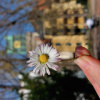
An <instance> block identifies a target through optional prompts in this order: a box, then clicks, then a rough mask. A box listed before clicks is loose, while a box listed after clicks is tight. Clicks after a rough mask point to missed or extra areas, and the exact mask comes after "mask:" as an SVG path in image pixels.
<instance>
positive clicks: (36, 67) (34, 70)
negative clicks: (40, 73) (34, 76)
mask: <svg viewBox="0 0 100 100" xmlns="http://www.w3.org/2000/svg"><path fill="white" fill-rule="evenodd" d="M39 66H40V63H38V64H37V65H36V66H35V67H34V69H33V73H36V70H37V69H38V67H39Z"/></svg>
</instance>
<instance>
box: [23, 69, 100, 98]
mask: <svg viewBox="0 0 100 100" xmlns="http://www.w3.org/2000/svg"><path fill="white" fill-rule="evenodd" d="M75 73H77V71H71V70H67V69H64V70H63V71H61V72H54V71H51V75H50V76H47V75H46V76H45V77H34V78H31V77H29V75H28V74H25V75H23V74H22V75H23V79H22V80H21V81H23V82H25V83H26V85H25V86H24V87H22V88H25V89H29V90H30V93H29V94H28V100H76V99H77V100H82V98H85V99H87V100H99V98H98V96H97V95H96V92H95V91H94V89H93V87H92V85H91V84H90V83H89V82H88V80H87V79H86V77H84V78H78V77H77V76H75Z"/></svg>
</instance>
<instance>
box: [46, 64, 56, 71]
mask: <svg viewBox="0 0 100 100" xmlns="http://www.w3.org/2000/svg"><path fill="white" fill-rule="evenodd" d="M47 65H48V67H49V68H51V69H53V70H55V71H57V69H58V65H55V64H52V63H47Z"/></svg>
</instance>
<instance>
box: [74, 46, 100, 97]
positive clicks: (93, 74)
mask: <svg viewBox="0 0 100 100" xmlns="http://www.w3.org/2000/svg"><path fill="white" fill-rule="evenodd" d="M85 55H86V56H85ZM75 57H78V58H77V59H76V60H75V63H76V64H77V65H78V66H79V67H80V68H81V69H82V70H83V72H84V74H85V75H86V77H87V78H88V80H89V81H90V83H91V84H92V85H93V87H94V89H95V90H96V92H97V94H98V96H99V98H100V61H99V60H97V59H95V58H93V57H92V56H91V54H90V52H89V51H88V50H87V49H85V48H84V47H82V46H78V47H76V50H75Z"/></svg>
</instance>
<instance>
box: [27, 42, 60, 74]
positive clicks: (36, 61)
mask: <svg viewBox="0 0 100 100" xmlns="http://www.w3.org/2000/svg"><path fill="white" fill-rule="evenodd" d="M59 56H60V55H59V53H58V52H57V50H56V49H55V48H53V47H52V46H49V45H48V44H46V45H45V44H41V45H39V46H37V47H36V49H35V50H33V51H29V58H30V59H29V60H28V61H27V63H29V64H28V66H29V67H33V66H35V67H34V69H33V72H34V73H35V74H37V73H40V75H43V76H44V75H45V73H47V74H48V75H50V71H49V68H50V69H53V70H55V71H57V69H58V65H56V64H55V63H56V62H58V61H61V59H60V58H59Z"/></svg>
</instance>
